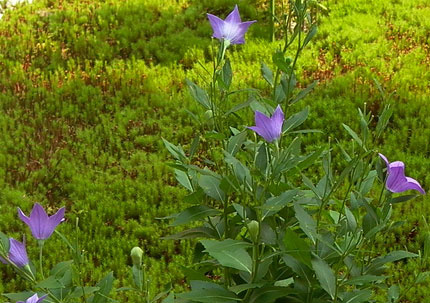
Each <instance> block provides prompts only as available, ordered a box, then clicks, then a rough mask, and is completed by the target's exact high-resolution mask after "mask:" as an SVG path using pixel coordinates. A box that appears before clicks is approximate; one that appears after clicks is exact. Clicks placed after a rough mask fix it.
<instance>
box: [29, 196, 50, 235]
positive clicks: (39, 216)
mask: <svg viewBox="0 0 430 303" xmlns="http://www.w3.org/2000/svg"><path fill="white" fill-rule="evenodd" d="M48 220H49V217H48V215H47V214H46V212H45V210H44V209H43V207H42V206H41V205H40V204H39V203H36V204H34V206H33V209H32V211H31V214H30V229H31V233H32V234H33V237H35V238H36V239H38V240H44V239H46V238H44V231H45V228H46V226H47V224H48Z"/></svg>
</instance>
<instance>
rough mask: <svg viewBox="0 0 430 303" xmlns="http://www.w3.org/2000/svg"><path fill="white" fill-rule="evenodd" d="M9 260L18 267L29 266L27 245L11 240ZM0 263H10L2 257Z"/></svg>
mask: <svg viewBox="0 0 430 303" xmlns="http://www.w3.org/2000/svg"><path fill="white" fill-rule="evenodd" d="M7 257H8V259H9V261H10V262H12V263H13V264H15V265H16V266H18V267H24V266H26V265H27V264H28V256H27V250H26V249H25V244H24V243H21V242H19V241H17V240H15V239H13V238H9V253H8V256H7ZM0 261H1V262H3V263H5V264H7V263H8V262H7V261H6V260H5V259H3V258H1V257H0Z"/></svg>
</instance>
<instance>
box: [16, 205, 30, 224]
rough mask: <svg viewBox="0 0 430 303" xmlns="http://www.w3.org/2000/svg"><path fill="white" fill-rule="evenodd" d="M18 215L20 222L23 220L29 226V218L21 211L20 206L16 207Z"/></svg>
mask: <svg viewBox="0 0 430 303" xmlns="http://www.w3.org/2000/svg"><path fill="white" fill-rule="evenodd" d="M18 216H19V218H20V219H21V221H22V222H24V223H25V224H27V225H28V226H30V218H29V217H27V216H26V215H25V214H24V213H23V211H22V210H21V208H19V207H18Z"/></svg>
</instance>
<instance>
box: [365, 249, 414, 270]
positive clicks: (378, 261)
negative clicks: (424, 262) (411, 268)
mask: <svg viewBox="0 0 430 303" xmlns="http://www.w3.org/2000/svg"><path fill="white" fill-rule="evenodd" d="M415 257H418V255H417V254H414V253H411V252H408V251H404V250H396V251H392V252H390V253H389V254H387V255H385V256H380V257H378V258H375V259H374V260H373V261H372V262H371V263H370V265H369V266H367V268H366V270H365V273H370V274H372V273H373V272H375V271H376V272H379V271H380V270H382V269H383V268H382V267H383V266H384V265H385V264H386V263H389V262H394V261H398V260H401V259H405V258H415Z"/></svg>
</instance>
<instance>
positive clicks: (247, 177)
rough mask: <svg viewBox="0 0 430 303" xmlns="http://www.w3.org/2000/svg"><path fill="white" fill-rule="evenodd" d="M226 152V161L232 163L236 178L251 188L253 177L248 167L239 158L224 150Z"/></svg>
mask: <svg viewBox="0 0 430 303" xmlns="http://www.w3.org/2000/svg"><path fill="white" fill-rule="evenodd" d="M224 154H225V162H226V163H227V164H229V165H231V167H232V169H233V172H234V175H235V177H236V179H237V180H238V181H240V182H241V183H242V184H243V185H245V186H246V187H248V188H249V189H251V186H252V177H251V173H250V171H249V169H248V167H246V166H245V165H244V164H243V163H242V162H240V161H239V160H238V159H236V158H235V157H233V156H232V155H230V154H229V153H227V152H224Z"/></svg>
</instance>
